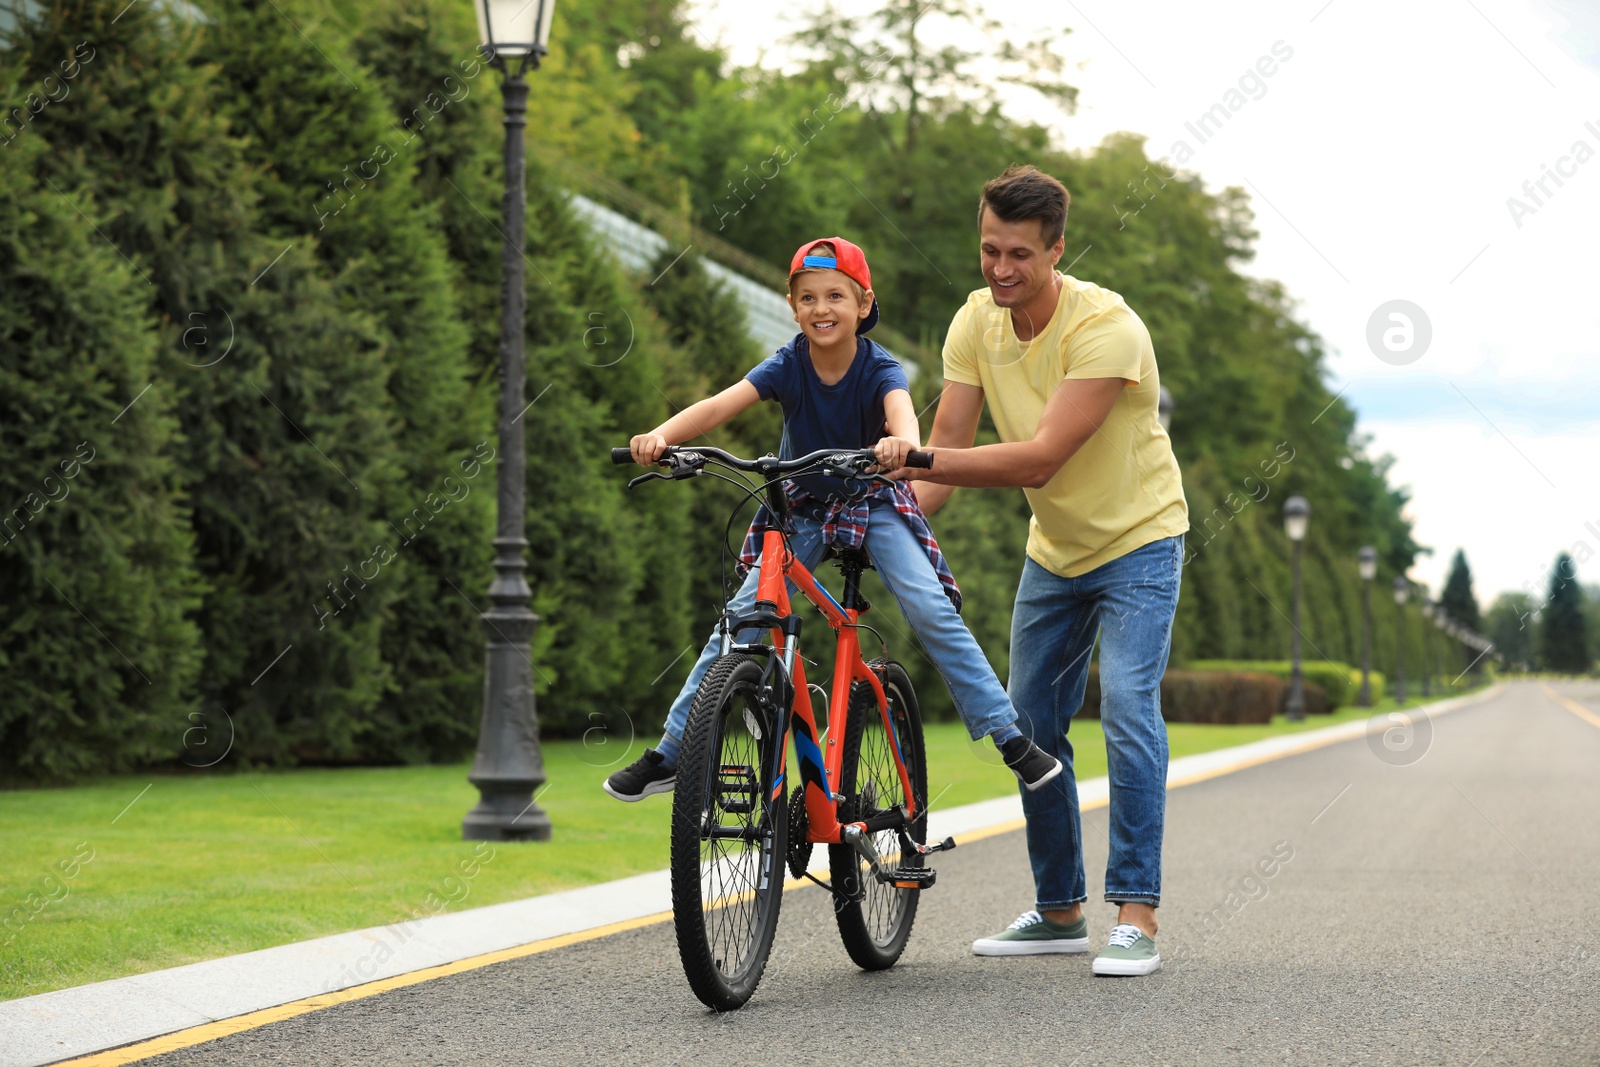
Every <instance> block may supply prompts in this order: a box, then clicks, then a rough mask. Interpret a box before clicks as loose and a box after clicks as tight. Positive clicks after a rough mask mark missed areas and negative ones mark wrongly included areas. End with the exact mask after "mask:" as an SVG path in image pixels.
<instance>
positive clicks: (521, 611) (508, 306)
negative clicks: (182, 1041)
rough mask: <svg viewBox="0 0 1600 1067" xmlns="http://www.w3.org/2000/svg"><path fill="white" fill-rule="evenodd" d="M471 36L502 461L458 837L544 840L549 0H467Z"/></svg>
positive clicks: (547, 820)
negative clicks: (543, 81) (537, 389)
mask: <svg viewBox="0 0 1600 1067" xmlns="http://www.w3.org/2000/svg"><path fill="white" fill-rule="evenodd" d="M473 7H474V9H475V10H476V11H477V14H478V34H479V36H480V37H481V38H482V41H483V52H484V56H485V57H486V58H487V60H488V62H489V64H490V65H491V66H493V67H497V68H498V69H499V70H501V71H502V72H503V73H504V74H505V78H504V80H502V81H501V83H500V96H501V101H502V103H503V105H504V108H505V128H506V139H505V168H506V173H505V182H506V187H505V199H504V200H503V201H502V202H501V218H502V223H503V224H502V226H501V237H502V244H501V246H500V284H501V289H500V292H501V294H502V307H501V312H500V427H499V436H500V462H499V469H498V472H497V473H498V479H499V512H498V519H497V522H496V525H495V538H494V549H495V557H494V569H495V577H494V581H492V582H491V583H490V584H489V600H490V601H491V602H492V603H491V606H490V608H489V610H488V611H486V612H484V613H483V626H484V632H485V634H486V635H487V636H488V641H489V647H488V650H487V652H486V655H485V658H486V668H485V670H484V677H483V721H482V724H481V725H480V726H479V728H478V751H477V755H476V756H475V757H474V759H473V761H472V773H470V774H469V775H467V780H468V781H470V782H471V783H472V784H473V785H475V786H477V787H478V792H479V794H480V799H479V801H478V805H477V807H475V808H473V809H472V810H471V811H470V812H468V813H467V817H466V818H465V819H463V820H462V822H461V837H462V839H463V840H466V841H547V840H549V838H550V817H549V816H548V815H546V814H545V813H544V811H543V810H541V809H540V808H539V806H538V805H537V804H535V803H534V800H533V791H534V790H535V789H536V788H538V787H539V786H540V785H542V784H543V783H544V780H545V776H544V756H543V754H542V753H541V752H540V751H539V720H538V717H537V715H536V714H535V712H534V706H533V659H532V657H531V655H530V653H529V649H528V645H529V642H530V641H532V640H533V631H534V628H535V627H536V626H538V625H539V618H538V616H536V615H535V614H534V613H533V612H532V611H530V610H529V609H528V603H529V601H530V600H532V599H533V591H532V590H531V589H529V588H528V581H527V578H526V577H524V575H523V572H524V571H526V570H527V568H528V561H527V550H528V538H527V506H526V500H525V496H524V493H525V490H526V479H525V474H524V471H525V469H526V459H527V439H526V436H525V434H524V433H523V422H522V413H523V408H524V406H525V405H526V404H527V400H526V398H525V396H524V394H525V393H526V391H527V371H526V366H525V364H524V361H523V350H522V338H523V331H524V328H525V312H526V296H525V295H524V292H523V289H524V286H523V275H522V241H523V234H525V233H526V232H527V228H526V226H525V225H524V223H523V219H524V215H525V212H526V209H527V203H528V190H527V185H526V179H525V178H524V171H523V154H524V144H523V133H522V131H523V127H525V126H526V125H527V113H528V83H527V82H526V81H524V80H523V77H522V76H523V75H524V74H525V73H527V71H528V70H529V69H538V66H539V59H540V57H541V56H543V55H544V54H545V52H546V51H547V46H548V44H549V41H550V18H551V15H552V13H553V12H554V9H555V0H474V3H473Z"/></svg>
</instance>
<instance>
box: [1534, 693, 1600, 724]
mask: <svg viewBox="0 0 1600 1067" xmlns="http://www.w3.org/2000/svg"><path fill="white" fill-rule="evenodd" d="M1539 688H1540V689H1543V690H1544V695H1545V696H1547V697H1549V698H1550V699H1551V700H1554V701H1555V702H1556V703H1557V704H1560V705H1561V706H1562V707H1564V708H1566V709H1567V710H1568V711H1570V712H1572V714H1574V715H1576V716H1577V717H1578V718H1580V719H1583V720H1584V721H1586V722H1588V724H1589V725H1590V726H1600V715H1596V714H1595V713H1594V712H1592V711H1590V710H1589V709H1588V708H1586V707H1584V706H1583V705H1582V704H1580V703H1578V702H1577V701H1576V700H1573V699H1572V698H1571V697H1567V696H1563V695H1562V694H1560V693H1558V692H1556V691H1555V690H1554V689H1551V688H1550V687H1549V686H1548V685H1546V684H1544V683H1543V682H1540V683H1539Z"/></svg>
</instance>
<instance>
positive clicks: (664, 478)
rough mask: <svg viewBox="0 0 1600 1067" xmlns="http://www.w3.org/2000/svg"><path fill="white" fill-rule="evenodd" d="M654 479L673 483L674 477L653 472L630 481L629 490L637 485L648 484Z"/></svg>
mask: <svg viewBox="0 0 1600 1067" xmlns="http://www.w3.org/2000/svg"><path fill="white" fill-rule="evenodd" d="M654 478H660V479H661V480H662V481H664V482H670V481H672V475H670V474H662V473H661V472H660V471H651V472H650V473H649V474H641V475H639V477H637V478H630V479H628V488H629V489H632V488H633V487H634V486H636V485H643V484H644V483H645V482H648V481H650V480H652V479H654Z"/></svg>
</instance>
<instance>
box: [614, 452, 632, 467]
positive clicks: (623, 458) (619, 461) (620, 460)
mask: <svg viewBox="0 0 1600 1067" xmlns="http://www.w3.org/2000/svg"><path fill="white" fill-rule="evenodd" d="M611 462H612V463H615V464H616V465H617V466H619V467H620V466H622V465H623V464H624V463H632V462H633V452H632V451H630V450H629V449H626V448H613V449H612V450H611Z"/></svg>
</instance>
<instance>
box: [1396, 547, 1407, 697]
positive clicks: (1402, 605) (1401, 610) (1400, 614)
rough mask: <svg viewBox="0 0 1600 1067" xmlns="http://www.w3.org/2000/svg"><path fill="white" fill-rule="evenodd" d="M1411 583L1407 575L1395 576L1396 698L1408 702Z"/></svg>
mask: <svg viewBox="0 0 1600 1067" xmlns="http://www.w3.org/2000/svg"><path fill="white" fill-rule="evenodd" d="M1410 593H1411V585H1410V583H1409V582H1407V581H1406V576H1405V575H1403V574H1397V575H1395V576H1394V603H1395V611H1394V698H1395V700H1396V701H1398V702H1399V703H1401V704H1404V703H1405V702H1406V597H1407V596H1409V595H1410Z"/></svg>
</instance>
